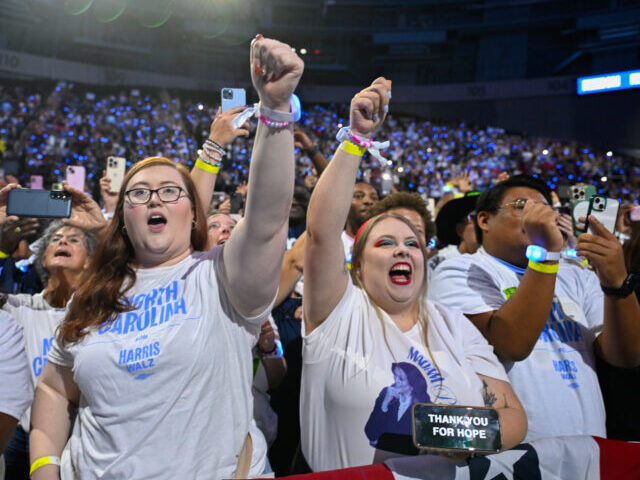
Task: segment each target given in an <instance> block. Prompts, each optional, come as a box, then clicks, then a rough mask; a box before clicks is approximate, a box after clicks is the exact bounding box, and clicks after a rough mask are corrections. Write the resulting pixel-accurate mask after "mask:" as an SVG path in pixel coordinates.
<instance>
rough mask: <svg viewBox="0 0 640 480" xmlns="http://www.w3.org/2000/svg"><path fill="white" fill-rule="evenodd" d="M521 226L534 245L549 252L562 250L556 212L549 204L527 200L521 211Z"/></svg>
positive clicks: (562, 240) (562, 241)
mask: <svg viewBox="0 0 640 480" xmlns="http://www.w3.org/2000/svg"><path fill="white" fill-rule="evenodd" d="M522 228H523V229H524V231H525V232H526V233H527V235H528V236H529V239H530V240H531V242H532V243H533V244H534V245H539V246H541V247H543V248H545V249H547V251H549V252H559V251H560V250H562V245H563V244H564V239H563V238H562V233H561V232H560V229H559V228H558V213H557V212H555V211H554V210H553V209H552V208H551V207H550V206H549V205H545V204H543V203H535V202H533V201H532V200H528V201H527V203H526V205H525V206H524V210H523V212H522Z"/></svg>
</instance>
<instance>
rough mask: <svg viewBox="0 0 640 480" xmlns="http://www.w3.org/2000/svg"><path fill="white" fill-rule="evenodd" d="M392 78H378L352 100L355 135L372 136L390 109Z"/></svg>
mask: <svg viewBox="0 0 640 480" xmlns="http://www.w3.org/2000/svg"><path fill="white" fill-rule="evenodd" d="M390 92H391V80H387V79H385V78H383V77H380V78H377V79H376V80H374V82H373V83H372V84H371V86H369V87H367V88H365V89H364V90H362V91H361V92H359V93H357V94H356V96H355V97H353V99H352V100H351V113H350V115H349V117H350V128H351V132H352V133H353V134H354V135H357V136H359V137H365V138H371V137H372V136H373V135H374V134H375V133H376V132H377V131H378V129H379V128H380V127H381V126H382V124H383V122H384V118H385V116H386V115H387V112H388V111H389V96H390Z"/></svg>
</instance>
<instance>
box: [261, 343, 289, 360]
mask: <svg viewBox="0 0 640 480" xmlns="http://www.w3.org/2000/svg"><path fill="white" fill-rule="evenodd" d="M273 343H274V344H275V347H274V349H273V351H272V352H269V353H263V354H262V358H263V359H265V358H282V356H283V355H284V352H283V350H282V342H281V341H280V340H278V339H277V338H276V339H275V340H274V341H273Z"/></svg>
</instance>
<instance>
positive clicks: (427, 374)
mask: <svg viewBox="0 0 640 480" xmlns="http://www.w3.org/2000/svg"><path fill="white" fill-rule="evenodd" d="M409 360H411V362H412V363H410V362H398V363H393V364H392V365H391V372H392V373H393V379H394V381H393V384H391V385H389V386H387V387H385V388H383V389H382V391H381V392H380V394H379V395H378V398H377V399H376V403H375V405H374V407H373V411H372V412H371V415H369V420H368V421H367V423H366V425H365V427H364V432H365V435H366V436H367V438H368V439H369V444H370V445H371V446H372V447H374V448H377V449H379V450H385V451H388V452H394V453H400V454H403V455H417V454H418V449H417V448H416V447H415V446H414V445H413V440H412V437H411V422H412V420H411V410H412V407H413V405H414V404H416V403H432V401H437V402H438V403H440V402H441V401H442V399H441V398H440V397H438V399H437V400H436V399H435V396H432V395H429V389H430V388H429V387H430V386H431V387H432V389H431V390H432V392H433V391H435V392H438V393H442V391H443V390H444V388H443V385H442V383H443V381H444V378H443V377H442V376H441V375H440V372H439V371H438V370H437V369H436V368H435V367H434V366H433V364H432V363H431V362H430V361H429V359H427V358H425V357H424V356H423V355H421V354H420V353H419V352H418V351H417V350H415V349H414V348H413V347H411V350H410V353H409ZM452 397H453V398H452ZM455 400H456V399H455V397H454V396H453V395H451V394H450V391H449V389H447V391H446V400H445V402H447V403H449V402H452V403H455Z"/></svg>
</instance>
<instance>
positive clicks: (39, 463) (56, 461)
mask: <svg viewBox="0 0 640 480" xmlns="http://www.w3.org/2000/svg"><path fill="white" fill-rule="evenodd" d="M45 465H57V466H60V457H58V456H56V455H50V456H48V457H40V458H39V459H37V460H36V461H35V462H33V463H32V464H31V470H29V476H31V475H33V472H35V471H36V470H37V469H39V468H40V467H44V466H45Z"/></svg>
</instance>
